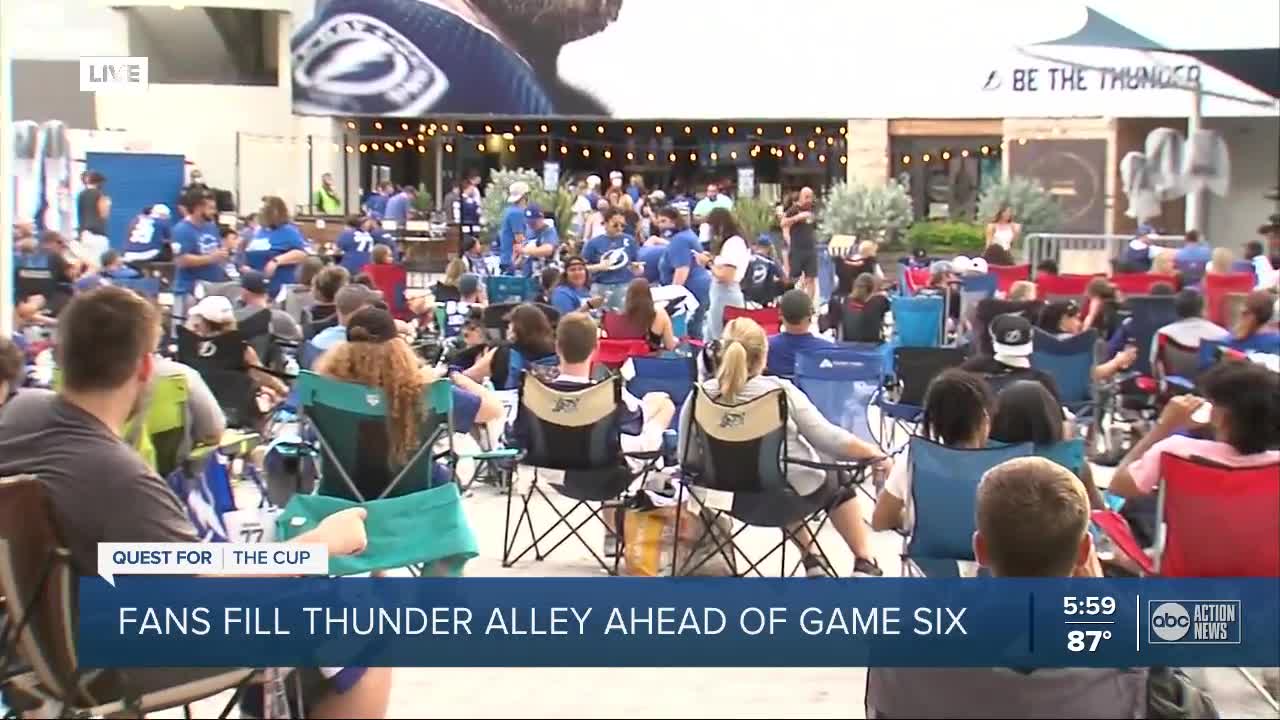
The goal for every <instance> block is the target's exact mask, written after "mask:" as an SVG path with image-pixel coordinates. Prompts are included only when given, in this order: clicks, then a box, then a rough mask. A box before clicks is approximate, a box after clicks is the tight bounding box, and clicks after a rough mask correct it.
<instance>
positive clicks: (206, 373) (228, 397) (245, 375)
mask: <svg viewBox="0 0 1280 720" xmlns="http://www.w3.org/2000/svg"><path fill="white" fill-rule="evenodd" d="M244 345H245V343H244V338H243V336H242V335H240V333H239V332H238V331H231V332H228V333H224V334H222V335H219V336H217V337H213V338H203V337H200V336H199V335H196V334H195V333H194V332H192V331H190V330H188V329H187V328H186V327H182V326H179V327H178V361H179V362H181V363H184V364H186V365H189V366H191V367H192V368H194V369H195V371H196V372H198V373H200V377H201V378H203V379H204V381H205V383H206V384H207V385H208V386H209V390H210V391H211V392H212V393H213V397H214V399H216V400H217V401H218V405H219V406H220V407H221V408H222V412H223V414H224V415H226V417H227V425H228V426H229V427H249V426H251V425H253V424H254V422H255V420H256V418H257V417H258V416H259V415H260V411H259V410H258V407H257V385H256V384H255V383H254V380H253V378H252V377H251V376H250V375H249V368H248V366H247V365H245V362H244Z"/></svg>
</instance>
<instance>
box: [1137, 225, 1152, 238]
mask: <svg viewBox="0 0 1280 720" xmlns="http://www.w3.org/2000/svg"><path fill="white" fill-rule="evenodd" d="M1155 234H1156V229H1155V227H1154V226H1151V225H1148V224H1146V223H1143V224H1141V225H1139V226H1138V237H1142V236H1143V235H1155Z"/></svg>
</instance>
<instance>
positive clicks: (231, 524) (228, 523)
mask: <svg viewBox="0 0 1280 720" xmlns="http://www.w3.org/2000/svg"><path fill="white" fill-rule="evenodd" d="M260 439H261V438H260V437H259V436H258V435H257V434H254V433H241V432H237V431H235V430H228V431H227V432H226V433H224V434H223V436H222V438H220V439H219V441H218V442H217V443H213V444H209V445H202V446H199V447H196V448H194V449H192V450H191V452H190V453H189V454H188V455H187V456H186V457H184V458H183V459H182V461H181V462H179V463H178V465H177V467H176V468H174V470H173V471H172V472H170V473H169V474H167V475H165V476H164V478H165V482H167V483H168V484H169V489H170V490H172V491H173V494H174V496H176V497H177V498H178V501H179V502H181V503H182V505H183V507H184V508H185V509H186V511H187V518H188V519H189V520H191V524H192V526H193V527H194V528H195V530H196V535H197V536H198V537H199V538H200V539H201V540H204V541H209V542H227V541H230V542H269V541H271V540H272V539H273V538H274V533H273V532H272V529H273V527H274V524H275V519H276V509H275V508H274V507H273V506H272V505H271V501H270V498H269V496H268V492H267V487H266V485H265V483H263V481H262V478H261V476H259V475H258V471H257V467H256V466H255V465H254V464H253V463H252V462H250V461H249V453H250V451H251V450H253V449H254V448H255V447H256V446H257V444H258V442H259V440H260ZM235 483H247V484H249V485H251V486H252V490H253V492H252V495H254V496H256V497H257V500H256V502H254V503H252V504H248V501H247V499H246V494H245V493H244V492H241V493H240V497H239V498H238V497H237V493H236V492H235V491H234V489H233V485H234V484H235ZM236 511H247V512H238V513H236V515H234V516H231V515H229V514H230V513H233V512H236Z"/></svg>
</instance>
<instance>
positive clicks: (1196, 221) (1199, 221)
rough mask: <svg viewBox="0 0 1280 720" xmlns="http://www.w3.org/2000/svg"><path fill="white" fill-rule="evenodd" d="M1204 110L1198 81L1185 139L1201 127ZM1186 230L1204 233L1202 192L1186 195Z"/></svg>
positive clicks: (1192, 98) (1195, 86)
mask: <svg viewBox="0 0 1280 720" xmlns="http://www.w3.org/2000/svg"><path fill="white" fill-rule="evenodd" d="M1203 108H1204V90H1203V87H1202V86H1201V84H1200V79H1199V78H1196V80H1195V81H1194V82H1193V83H1192V87H1191V114H1190V115H1188V116H1187V137H1188V138H1191V137H1192V136H1194V135H1195V134H1196V132H1197V131H1198V130H1200V128H1201V127H1202V126H1203V121H1204V118H1203V117H1202V116H1201V113H1202V111H1203ZM1183 224H1184V225H1185V226H1186V228H1187V230H1195V231H1196V232H1201V233H1203V232H1204V227H1203V225H1204V190H1203V189H1198V190H1192V191H1190V192H1188V193H1187V203H1186V216H1185V219H1184V223H1183Z"/></svg>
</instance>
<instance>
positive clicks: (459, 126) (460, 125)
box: [454, 123, 462, 132]
mask: <svg viewBox="0 0 1280 720" xmlns="http://www.w3.org/2000/svg"><path fill="white" fill-rule="evenodd" d="M454 129H455V130H457V131H458V132H462V123H458V124H457V125H455V126H454Z"/></svg>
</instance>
